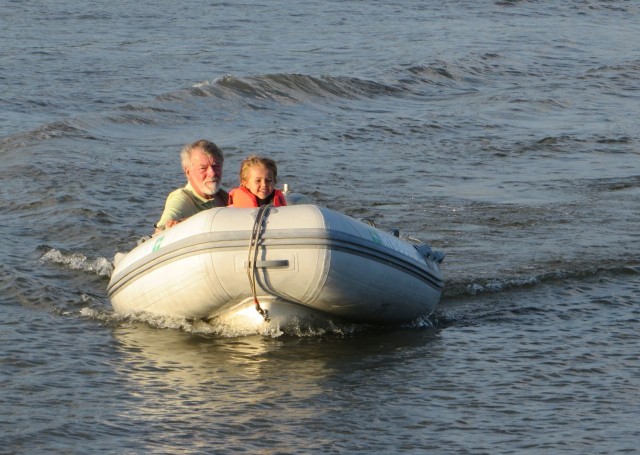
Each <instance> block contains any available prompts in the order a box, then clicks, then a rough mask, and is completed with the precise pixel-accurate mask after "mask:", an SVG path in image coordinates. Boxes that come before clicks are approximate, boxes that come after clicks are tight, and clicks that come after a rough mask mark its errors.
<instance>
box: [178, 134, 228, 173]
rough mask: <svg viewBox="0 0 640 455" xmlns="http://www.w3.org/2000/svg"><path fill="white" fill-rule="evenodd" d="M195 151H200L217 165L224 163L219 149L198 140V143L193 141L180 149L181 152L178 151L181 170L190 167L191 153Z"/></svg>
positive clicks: (211, 143) (212, 144)
mask: <svg viewBox="0 0 640 455" xmlns="http://www.w3.org/2000/svg"><path fill="white" fill-rule="evenodd" d="M196 149H202V151H203V152H204V153H206V154H207V155H209V156H211V157H212V158H213V159H214V160H216V162H217V163H220V164H222V163H223V162H224V155H223V154H222V150H220V147H218V146H217V145H216V144H214V143H213V142H211V141H207V140H206V139H200V140H199V141H195V142H193V143H191V144H187V145H185V146H184V147H182V150H181V151H180V162H181V163H182V168H183V169H184V168H186V167H189V166H190V165H191V153H193V151H194V150H196Z"/></svg>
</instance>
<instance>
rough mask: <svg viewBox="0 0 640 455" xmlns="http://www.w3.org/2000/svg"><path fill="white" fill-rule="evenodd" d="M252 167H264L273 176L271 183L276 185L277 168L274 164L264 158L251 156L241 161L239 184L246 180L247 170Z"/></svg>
mask: <svg viewBox="0 0 640 455" xmlns="http://www.w3.org/2000/svg"><path fill="white" fill-rule="evenodd" d="M252 166H262V167H266V168H267V169H269V170H270V171H271V173H272V174H273V183H278V167H277V166H276V162H275V161H273V160H272V159H271V158H265V157H264V156H259V155H251V156H249V157H247V158H245V159H244V160H242V163H241V164H240V184H242V182H244V181H245V180H246V179H247V174H248V173H249V168H250V167H252Z"/></svg>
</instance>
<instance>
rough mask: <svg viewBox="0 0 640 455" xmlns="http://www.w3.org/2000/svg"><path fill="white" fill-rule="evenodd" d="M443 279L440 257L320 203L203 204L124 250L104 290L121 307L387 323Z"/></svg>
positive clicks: (404, 316) (418, 308)
mask: <svg viewBox="0 0 640 455" xmlns="http://www.w3.org/2000/svg"><path fill="white" fill-rule="evenodd" d="M260 216H264V218H263V219H262V220H261V221H259V222H257V221H256V219H257V218H258V217H260ZM256 232H257V235H255V234H256ZM252 236H253V241H252ZM252 283H254V286H252V285H251V284H252ZM442 287H443V280H442V275H441V272H440V269H439V265H438V260H437V258H433V257H429V256H427V257H424V255H422V254H421V253H419V252H418V251H417V250H416V248H414V246H413V245H411V244H410V243H408V242H405V241H403V240H401V239H399V238H397V237H394V236H393V235H391V234H389V233H386V232H383V231H381V230H379V229H377V228H375V227H372V226H370V225H368V224H366V223H362V222H360V221H358V220H355V219H353V218H350V217H348V216H345V215H343V214H340V213H338V212H335V211H332V210H330V209H327V208H324V207H319V206H315V205H294V206H286V207H278V208H273V207H270V208H268V209H266V213H264V214H261V213H260V212H259V210H258V209H239V208H229V207H222V208H215V209H211V210H207V211H205V212H202V213H199V214H198V215H195V216H193V217H191V218H189V219H188V220H186V221H184V222H182V223H180V224H178V225H177V226H175V227H173V228H171V229H169V230H167V231H165V232H163V233H162V234H160V235H157V236H154V237H152V238H151V239H150V240H148V241H146V242H144V243H143V244H141V245H139V246H138V247H137V248H135V249H133V250H132V251H131V252H130V253H128V254H127V255H125V256H124V257H123V258H121V259H120V260H119V261H118V262H117V264H116V266H115V269H114V272H113V274H112V277H111V281H110V283H109V287H108V289H107V291H108V294H109V298H110V300H111V303H112V305H113V308H114V311H115V312H116V313H119V314H124V315H130V314H136V313H150V314H155V315H164V316H172V317H179V318H188V319H204V320H215V321H222V322H225V323H231V322H233V321H240V320H242V321H244V322H243V323H245V324H253V323H255V324H258V323H265V322H270V323H272V324H280V325H283V324H285V325H286V323H287V320H290V321H293V322H295V323H303V324H305V323H307V322H309V321H310V323H312V324H315V323H320V322H321V321H349V322H364V323H374V324H393V323H398V322H403V321H410V320H413V319H415V318H417V317H419V316H423V315H428V314H430V313H431V312H432V311H433V309H434V308H435V306H436V304H437V303H438V301H439V299H440V296H441V292H442ZM254 289H255V292H254ZM256 300H257V302H258V306H259V307H261V308H262V307H264V308H263V309H266V310H267V318H265V317H264V316H262V315H260V314H259V313H258V312H257V311H256V310H255V308H256V303H255V302H256ZM266 319H269V321H267V320H266ZM252 321H253V322H252Z"/></svg>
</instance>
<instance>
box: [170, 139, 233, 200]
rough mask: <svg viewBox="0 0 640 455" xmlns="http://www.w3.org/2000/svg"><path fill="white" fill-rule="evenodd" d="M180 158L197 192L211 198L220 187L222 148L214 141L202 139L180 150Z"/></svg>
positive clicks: (222, 160) (188, 178) (201, 195)
mask: <svg viewBox="0 0 640 455" xmlns="http://www.w3.org/2000/svg"><path fill="white" fill-rule="evenodd" d="M180 160H181V162H182V169H184V173H185V175H186V177H187V180H188V181H189V183H190V184H191V186H192V187H193V190H194V191H195V192H196V194H198V195H199V196H200V197H203V198H206V199H211V198H212V197H213V196H214V195H215V194H216V193H217V192H218V190H219V189H220V182H221V180H222V164H223V162H224V156H223V155H222V150H220V148H219V147H218V146H217V145H216V144H214V143H213V142H211V141H207V140H204V139H201V140H199V141H196V142H194V143H192V144H189V145H186V146H185V147H184V148H183V149H182V151H181V152H180Z"/></svg>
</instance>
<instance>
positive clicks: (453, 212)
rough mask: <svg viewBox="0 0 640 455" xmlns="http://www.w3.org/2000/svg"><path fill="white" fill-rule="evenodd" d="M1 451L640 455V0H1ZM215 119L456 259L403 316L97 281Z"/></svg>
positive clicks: (223, 130)
mask: <svg viewBox="0 0 640 455" xmlns="http://www.w3.org/2000/svg"><path fill="white" fill-rule="evenodd" d="M0 43H1V46H0V84H1V86H2V95H0V217H1V219H2V221H1V222H0V239H1V240H0V242H1V243H0V245H1V246H2V248H1V249H0V312H1V314H2V318H1V320H0V453H101V454H102V453H118V454H121V453H234V454H235V453H242V452H244V453H473V454H483V453H487V454H489V453H491V454H507V453H518V454H520V453H532V454H538V453H554V454H557V453H581V454H582V453H606V454H610V453H636V452H640V448H639V447H638V444H639V443H638V441H640V430H638V428H640V417H639V416H640V361H639V360H638V352H640V336H639V335H638V333H639V331H640V309H639V308H640V306H639V298H638V295H640V260H639V258H638V252H639V251H640V235H639V234H638V226H639V221H640V159H639V158H640V156H639V155H640V152H639V151H640V146H639V144H640V134H639V133H638V119H639V118H640V44H639V43H640V5H637V4H636V3H635V2H631V1H595V0H593V1H588V0H585V1H583V0H581V1H578V0H572V1H562V2H560V1H550V2H524V1H493V2H470V1H469V2H467V1H460V2H445V3H442V2H417V1H416V2H414V1H406V2H376V1H358V2H356V1H329V2H320V3H318V2H305V1H296V2H291V1H274V2H267V3H260V4H257V3H253V2H244V3H237V2H231V3H225V2H205V1H203V0H191V1H185V2H169V1H160V2H151V1H138V2H123V1H114V2H97V3H94V4H91V5H88V4H87V5H85V4H78V3H77V2H72V1H68V0H67V1H65V0H61V1H56V2H37V1H26V0H15V1H8V2H4V3H2V4H0ZM202 137H204V138H208V139H211V140H214V141H215V142H216V143H218V144H219V145H220V146H221V147H222V148H223V149H224V151H225V156H226V161H225V175H224V183H225V186H226V187H231V186H233V185H235V183H236V175H237V169H238V166H239V163H240V161H241V159H242V158H243V157H244V156H246V155H248V154H250V153H262V154H267V155H269V156H272V157H273V158H275V159H276V160H277V161H278V164H279V174H280V175H281V183H285V182H286V183H288V184H289V185H290V186H292V187H293V188H294V190H296V191H297V192H300V193H304V194H306V195H307V196H309V197H310V198H311V199H312V200H314V201H315V202H316V203H318V204H322V205H326V206H328V207H330V208H332V209H336V210H339V211H342V212H344V213H347V214H349V215H352V216H356V217H369V218H374V219H376V221H377V222H378V224H379V225H380V226H382V227H390V228H391V227H395V228H399V229H400V231H401V232H402V233H403V235H407V236H411V237H415V238H418V239H421V240H424V241H427V242H429V243H431V244H432V245H433V246H434V247H435V248H437V249H440V250H442V251H444V252H445V253H446V254H447V257H446V259H445V263H444V264H443V270H444V273H445V277H446V280H447V287H446V290H445V295H444V297H443V300H442V302H441V305H440V307H439V308H438V310H437V311H436V312H435V313H434V314H433V315H431V317H430V318H429V319H428V320H426V319H422V320H420V321H416V322H415V323H414V324H411V325H409V326H407V327H386V328H371V327H360V326H354V325H345V326H342V327H336V328H335V330H333V331H328V332H320V331H318V332H311V333H310V332H309V331H304V330H301V331H300V332H299V333H288V334H281V333H270V334H254V335H250V336H243V337H237V336H234V335H235V334H234V333H228V332H223V333H220V331H219V330H216V329H215V328H212V327H210V326H207V325H205V324H193V323H188V322H185V321H179V320H167V319H141V320H132V319H124V320H123V319H122V318H119V317H117V316H116V315H114V314H113V312H112V310H111V307H110V304H109V301H108V299H107V297H106V292H105V288H106V285H107V283H108V279H109V276H110V274H111V271H112V267H111V260H112V259H113V256H114V255H115V253H116V252H124V251H127V250H129V249H130V248H131V247H132V246H134V245H135V244H136V241H137V240H138V239H139V238H140V237H141V236H143V235H145V234H147V233H149V232H150V231H151V229H152V227H151V226H152V224H153V222H155V221H156V220H157V218H158V217H159V214H160V212H161V210H162V205H163V203H164V198H165V196H166V194H167V193H168V192H169V191H170V190H172V189H173V188H175V187H176V186H178V185H181V184H182V182H183V177H182V175H181V171H180V166H179V162H178V161H179V160H178V151H179V149H180V147H181V146H182V145H183V144H184V143H187V142H190V141H192V140H195V139H198V138H202Z"/></svg>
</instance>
